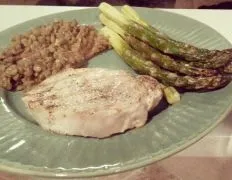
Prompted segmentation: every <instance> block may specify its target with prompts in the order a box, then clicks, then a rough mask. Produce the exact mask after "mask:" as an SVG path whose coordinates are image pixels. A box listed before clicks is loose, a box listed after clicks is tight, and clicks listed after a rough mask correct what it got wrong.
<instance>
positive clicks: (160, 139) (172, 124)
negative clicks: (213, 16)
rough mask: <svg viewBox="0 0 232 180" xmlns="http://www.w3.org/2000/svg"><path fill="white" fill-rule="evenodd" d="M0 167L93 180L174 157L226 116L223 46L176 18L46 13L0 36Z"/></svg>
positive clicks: (112, 10) (135, 12)
mask: <svg viewBox="0 0 232 180" xmlns="http://www.w3.org/2000/svg"><path fill="white" fill-rule="evenodd" d="M0 39H1V42H0V47H1V54H0V79H1V81H0V87H1V90H0V100H1V103H0V120H1V123H0V170H3V171H9V172H13V173H20V174H27V175H36V176H46V177H48V176H49V177H57V176H63V177H90V176H99V175H106V174H112V173H117V172H122V171H126V170H131V169H134V168H139V167H142V166H145V165H148V164H151V163H154V162H156V161H158V160H161V159H163V158H166V157H168V156H170V155H173V154H175V153H177V152H178V151H181V150H183V149H184V148H186V147H188V146H189V145H191V144H193V143H195V142H196V141H198V140H199V139H200V138H202V137H203V136H205V135H206V134H207V133H209V132H210V131H211V130H212V129H213V128H215V127H216V126H217V125H218V124H219V123H220V122H221V121H222V120H223V119H224V118H225V117H226V115H227V114H228V113H229V112H230V110H231V108H232V93H231V91H232V84H231V83H230V81H231V74H232V48H231V44H230V43H229V42H228V41H227V40H226V39H225V38H224V37H223V36H221V35H220V34H219V33H218V32H216V31H215V30H213V29H211V28H210V27H208V26H206V25H205V24H202V23H200V22H198V21H195V20H193V19H190V18H187V17H184V16H181V15H177V14H174V13H170V12H166V11H162V10H158V9H149V8H132V7H130V6H127V5H125V6H122V7H113V6H111V5H109V4H107V3H101V4H100V5H99V7H98V8H91V9H84V10H74V11H68V12H62V13H58V14H53V15H48V16H44V17H40V18H37V19H33V20H30V21H27V22H25V23H22V24H19V25H16V26H14V27H11V28H9V29H7V30H5V31H3V32H1V33H0Z"/></svg>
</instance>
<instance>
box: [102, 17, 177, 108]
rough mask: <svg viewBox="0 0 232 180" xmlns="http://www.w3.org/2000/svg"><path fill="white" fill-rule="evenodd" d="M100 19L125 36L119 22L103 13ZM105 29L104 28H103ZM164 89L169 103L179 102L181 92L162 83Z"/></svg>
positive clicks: (126, 45)
mask: <svg viewBox="0 0 232 180" xmlns="http://www.w3.org/2000/svg"><path fill="white" fill-rule="evenodd" d="M99 18H100V21H101V22H102V23H103V24H104V25H107V27H111V28H110V29H114V31H115V32H117V33H118V34H120V35H121V36H123V37H125V34H124V33H125V31H124V30H123V29H121V28H120V27H119V26H118V25H117V24H115V23H114V22H112V21H110V20H109V19H108V18H107V17H105V16H104V15H103V14H100V15H99ZM102 31H104V29H103V30H102ZM124 46H125V47H127V48H130V47H129V46H128V44H125V45H124ZM161 85H162V86H161V87H162V89H163V93H164V96H165V98H166V100H167V102H168V103H169V104H175V103H177V102H179V101H180V94H179V92H178V91H177V90H176V89H175V88H174V87H171V86H168V87H167V86H165V85H163V84H161Z"/></svg>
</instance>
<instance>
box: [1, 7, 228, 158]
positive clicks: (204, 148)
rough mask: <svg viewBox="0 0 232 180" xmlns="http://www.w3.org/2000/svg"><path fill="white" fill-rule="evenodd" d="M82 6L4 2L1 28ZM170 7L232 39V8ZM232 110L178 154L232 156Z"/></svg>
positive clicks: (173, 10) (172, 10)
mask: <svg viewBox="0 0 232 180" xmlns="http://www.w3.org/2000/svg"><path fill="white" fill-rule="evenodd" d="M74 9H80V7H54V6H53V7H52V6H7V5H2V6H0V17H1V22H0V31H2V30H4V29H7V28H9V27H11V26H13V25H16V24H19V23H22V22H24V21H27V20H30V19H33V18H36V17H39V16H44V15H48V14H53V13H57V12H64V11H69V10H74ZM166 11H171V12H175V13H178V14H182V15H185V16H188V17H191V18H193V19H196V20H198V21H200V22H202V23H205V24H207V25H208V26H210V27H212V28H214V29H215V30H217V31H218V32H219V33H221V34H222V35H223V36H224V37H225V38H227V39H228V40H229V41H230V42H231V43H232V26H231V23H229V22H230V21H231V20H230V19H231V17H232V11H231V10H224V11H223V10H179V9H166ZM230 119H231V120H232V113H231V114H230V115H229V116H228V117H227V119H226V120H225V121H224V122H223V123H221V124H220V125H219V126H218V127H217V128H216V129H215V130H214V131H213V132H211V133H210V134H209V135H208V136H206V137H205V138H203V139H202V140H201V141H199V142H198V143H196V144H195V145H193V146H191V147H190V148H188V149H186V150H185V151H183V152H181V153H179V154H178V156H223V157H228V156H230V157H231V156H232V138H231V135H232V122H231V123H230Z"/></svg>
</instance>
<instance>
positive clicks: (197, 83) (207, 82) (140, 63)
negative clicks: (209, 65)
mask: <svg viewBox="0 0 232 180" xmlns="http://www.w3.org/2000/svg"><path fill="white" fill-rule="evenodd" d="M101 33H102V34H103V35H104V36H106V37H108V38H109V41H110V43H111V45H112V47H113V48H114V49H115V51H116V52H117V53H118V54H119V55H120V56H121V57H122V58H123V60H124V61H125V62H126V63H127V64H128V65H129V66H131V67H132V68H133V69H134V70H135V71H137V72H139V73H141V74H147V75H150V76H152V77H154V78H156V79H158V80H159V81H161V82H162V83H164V84H168V85H170V86H176V87H183V88H186V89H214V88H219V87H221V86H224V85H225V83H227V82H228V80H227V79H224V78H223V77H222V76H221V75H217V76H211V77H191V76H179V75H178V74H176V73H172V72H169V71H166V70H163V69H160V68H159V67H158V66H157V65H155V64H153V63H152V62H151V61H146V60H144V59H143V58H142V57H141V56H140V54H139V53H138V52H137V51H135V50H133V49H132V48H131V47H130V46H129V45H128V44H127V43H126V41H124V40H123V39H122V38H121V37H120V36H119V35H118V34H117V33H115V32H114V31H112V30H111V29H109V28H107V27H104V28H102V29H101Z"/></svg>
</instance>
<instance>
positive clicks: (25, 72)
mask: <svg viewBox="0 0 232 180" xmlns="http://www.w3.org/2000/svg"><path fill="white" fill-rule="evenodd" d="M109 48H110V45H109V43H108V41H107V40H106V39H105V38H104V37H103V36H101V35H99V34H98V33H97V31H96V29H95V28H94V27H93V26H90V25H80V24H79V23H78V22H77V21H76V20H73V21H63V20H59V21H54V22H52V23H49V24H47V25H42V26H39V27H37V28H34V29H32V30H31V31H29V32H27V33H25V34H23V35H18V36H15V37H14V38H13V39H12V41H11V44H10V46H9V47H8V48H7V49H5V50H4V51H3V52H2V54H1V55H0V79H1V80H0V87H2V88H4V89H7V90H23V89H28V88H30V87H31V86H33V85H35V84H38V83H40V82H41V81H43V80H44V79H45V78H47V77H49V76H51V75H53V74H56V73H57V72H59V71H61V70H64V69H65V68H69V67H72V68H78V67H81V66H83V65H85V64H86V63H87V61H88V60H89V59H90V58H92V57H93V56H94V55H96V54H98V53H100V52H103V51H104V50H107V49H109Z"/></svg>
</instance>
